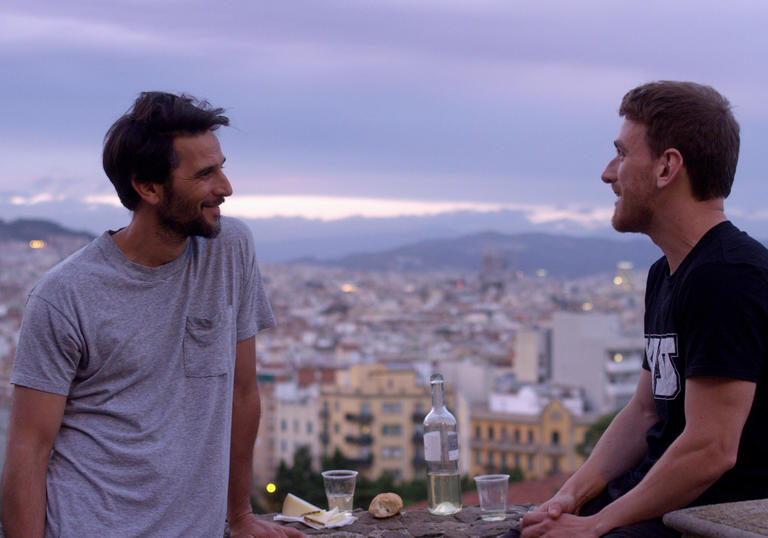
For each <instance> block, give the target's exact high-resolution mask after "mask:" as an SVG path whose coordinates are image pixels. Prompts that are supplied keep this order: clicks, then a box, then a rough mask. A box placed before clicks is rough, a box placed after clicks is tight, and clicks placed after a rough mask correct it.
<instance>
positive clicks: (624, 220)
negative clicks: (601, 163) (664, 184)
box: [601, 119, 656, 233]
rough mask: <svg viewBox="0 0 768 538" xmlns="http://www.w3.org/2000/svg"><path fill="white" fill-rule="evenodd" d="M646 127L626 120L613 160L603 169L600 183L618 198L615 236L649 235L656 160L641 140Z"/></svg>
mask: <svg viewBox="0 0 768 538" xmlns="http://www.w3.org/2000/svg"><path fill="white" fill-rule="evenodd" d="M645 134H646V126H645V125H643V124H642V123H637V122H634V121H632V120H629V119H625V120H624V123H623V124H622V125H621V130H620V131H619V136H618V138H617V139H616V140H615V141H614V145H615V146H616V156H615V157H614V158H613V159H611V161H610V162H609V163H608V165H607V166H606V167H605V170H604V171H603V174H602V176H601V179H602V180H603V181H604V182H605V183H608V184H609V185H610V186H611V188H612V189H613V192H615V193H616V195H617V196H618V197H619V198H618V200H616V204H615V206H614V211H613V218H612V219H611V224H613V227H614V228H615V229H616V230H617V231H619V232H645V233H647V232H648V231H649V228H650V226H651V221H652V219H653V201H654V196H655V193H656V185H655V176H654V166H655V164H656V159H654V158H653V156H652V154H651V150H650V148H649V147H648V143H647V142H646V138H645Z"/></svg>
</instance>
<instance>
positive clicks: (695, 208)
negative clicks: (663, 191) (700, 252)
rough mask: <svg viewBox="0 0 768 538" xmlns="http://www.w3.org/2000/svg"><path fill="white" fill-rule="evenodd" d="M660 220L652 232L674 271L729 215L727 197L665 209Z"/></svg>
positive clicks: (671, 269) (651, 235)
mask: <svg viewBox="0 0 768 538" xmlns="http://www.w3.org/2000/svg"><path fill="white" fill-rule="evenodd" d="M657 220H658V221H659V222H657V223H656V225H655V226H654V228H653V230H651V231H649V233H648V235H649V236H650V238H651V240H652V241H653V242H654V243H656V244H657V245H658V246H659V248H661V250H662V251H663V252H664V255H665V256H666V258H667V263H668V264H669V273H670V274H673V273H674V272H675V271H676V270H677V268H678V267H680V264H681V263H683V260H684V259H685V257H686V256H687V255H688V253H689V252H691V250H692V249H693V247H695V246H696V244H697V243H698V242H699V241H700V240H701V238H702V237H704V234H706V233H707V232H708V231H709V230H711V229H712V228H713V227H714V226H716V225H718V224H720V223H721V222H724V221H726V220H728V218H727V217H726V216H725V212H724V210H723V200H722V199H716V200H707V201H705V202H694V203H693V204H691V205H688V206H684V207H678V208H675V209H674V210H670V211H664V212H663V214H662V215H659V217H658V219H657Z"/></svg>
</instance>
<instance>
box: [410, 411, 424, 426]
mask: <svg viewBox="0 0 768 538" xmlns="http://www.w3.org/2000/svg"><path fill="white" fill-rule="evenodd" d="M426 416H427V415H426V413H419V412H416V413H413V414H412V415H411V420H412V421H413V422H415V423H418V424H421V423H422V422H424V417H426Z"/></svg>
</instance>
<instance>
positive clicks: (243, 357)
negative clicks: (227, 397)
mask: <svg viewBox="0 0 768 538" xmlns="http://www.w3.org/2000/svg"><path fill="white" fill-rule="evenodd" d="M260 419H261V400H260V397H259V386H258V383H257V379H256V339H255V337H253V336H252V337H251V338H248V339H247V340H243V341H242V342H238V343H237V349H236V350H235V380H234V393H233V396H232V440H231V446H230V451H229V491H228V497H227V520H228V521H229V526H230V534H231V536H232V537H233V538H235V537H238V536H259V537H262V536H263V537H273V536H274V537H277V538H283V537H289V538H290V537H302V536H304V534H302V533H301V532H299V531H297V530H295V529H291V528H289V527H281V526H279V525H275V524H273V523H268V522H265V521H260V520H258V519H257V518H255V517H254V516H253V513H252V511H251V501H250V498H249V493H250V488H251V477H252V473H253V471H252V467H251V466H252V465H253V444H254V442H255V441H256V434H257V433H258V431H259V420H260Z"/></svg>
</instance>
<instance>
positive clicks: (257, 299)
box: [237, 229, 275, 342]
mask: <svg viewBox="0 0 768 538" xmlns="http://www.w3.org/2000/svg"><path fill="white" fill-rule="evenodd" d="M243 239H244V241H243V245H244V246H243V258H242V260H243V264H244V267H243V273H242V274H243V275H244V278H245V282H244V285H243V287H242V295H241V297H240V307H239V310H238V312H237V341H238V342H242V341H243V340H246V339H248V338H250V337H251V336H253V335H254V334H256V333H258V332H259V331H262V330H264V329H269V328H270V327H274V326H275V317H274V315H273V314H272V306H271V305H270V304H269V299H268V298H267V292H266V290H265V289H264V282H263V280H262V278H261V271H259V264H258V262H257V261H256V253H255V249H254V246H253V236H252V235H251V232H250V230H248V229H245V230H244V231H243Z"/></svg>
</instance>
